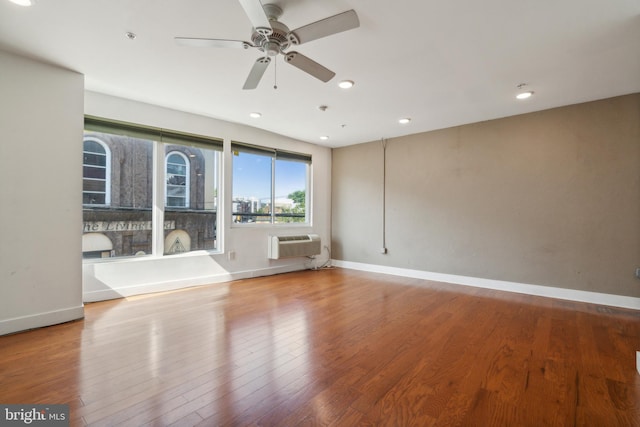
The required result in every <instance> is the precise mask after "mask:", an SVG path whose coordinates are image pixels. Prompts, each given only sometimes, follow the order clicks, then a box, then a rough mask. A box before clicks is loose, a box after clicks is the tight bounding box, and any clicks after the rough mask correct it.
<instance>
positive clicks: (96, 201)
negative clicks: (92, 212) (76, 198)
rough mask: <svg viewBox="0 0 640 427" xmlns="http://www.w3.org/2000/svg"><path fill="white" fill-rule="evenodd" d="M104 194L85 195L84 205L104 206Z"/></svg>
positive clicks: (83, 197) (83, 195)
mask: <svg viewBox="0 0 640 427" xmlns="http://www.w3.org/2000/svg"><path fill="white" fill-rule="evenodd" d="M104 197H105V195H104V193H102V194H98V193H83V194H82V203H83V204H85V205H104V200H105V199H104Z"/></svg>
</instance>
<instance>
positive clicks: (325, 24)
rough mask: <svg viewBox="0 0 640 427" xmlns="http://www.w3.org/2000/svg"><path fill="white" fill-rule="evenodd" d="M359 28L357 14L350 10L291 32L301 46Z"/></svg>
mask: <svg viewBox="0 0 640 427" xmlns="http://www.w3.org/2000/svg"><path fill="white" fill-rule="evenodd" d="M359 26H360V20H359V19H358V14H357V13H356V11H355V10H353V9H352V10H348V11H346V12H342V13H339V14H337V15H333V16H330V17H328V18H325V19H322V20H320V21H317V22H313V23H311V24H308V25H305V26H304V27H300V28H298V29H296V30H293V31H291V32H292V33H293V34H294V35H295V36H296V37H297V38H298V43H299V44H302V43H306V42H309V41H311V40H316V39H319V38H322V37H326V36H330V35H332V34H337V33H341V32H343V31H347V30H352V29H354V28H358V27H359Z"/></svg>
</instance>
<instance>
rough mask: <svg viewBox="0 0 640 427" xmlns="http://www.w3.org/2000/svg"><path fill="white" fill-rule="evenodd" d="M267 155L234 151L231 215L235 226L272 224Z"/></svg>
mask: <svg viewBox="0 0 640 427" xmlns="http://www.w3.org/2000/svg"><path fill="white" fill-rule="evenodd" d="M272 158H273V157H272V156H269V155H262V154H254V153H247V152H243V151H234V153H233V160H232V162H233V171H232V173H233V184H232V185H233V196H232V210H231V212H232V215H233V222H235V223H265V222H266V223H270V222H271V167H272V166H271V159H272Z"/></svg>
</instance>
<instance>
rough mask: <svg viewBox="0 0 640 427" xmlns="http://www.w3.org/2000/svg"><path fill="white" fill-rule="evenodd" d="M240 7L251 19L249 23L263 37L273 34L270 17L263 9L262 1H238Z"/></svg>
mask: <svg viewBox="0 0 640 427" xmlns="http://www.w3.org/2000/svg"><path fill="white" fill-rule="evenodd" d="M238 1H239V2H240V5H241V6H242V8H243V9H244V12H245V13H246V14H247V16H248V17H249V21H251V24H252V25H253V28H255V29H256V31H258V32H259V33H261V34H263V35H269V34H271V32H272V30H271V24H270V23H269V17H268V16H267V14H266V13H265V11H264V9H263V8H262V3H260V0H238Z"/></svg>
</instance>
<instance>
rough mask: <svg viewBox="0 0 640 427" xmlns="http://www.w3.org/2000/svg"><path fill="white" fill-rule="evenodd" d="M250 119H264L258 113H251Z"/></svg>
mask: <svg viewBox="0 0 640 427" xmlns="http://www.w3.org/2000/svg"><path fill="white" fill-rule="evenodd" d="M249 117H251V118H253V119H259V118H260V117H262V114H260V113H258V112H253V113H249Z"/></svg>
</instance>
